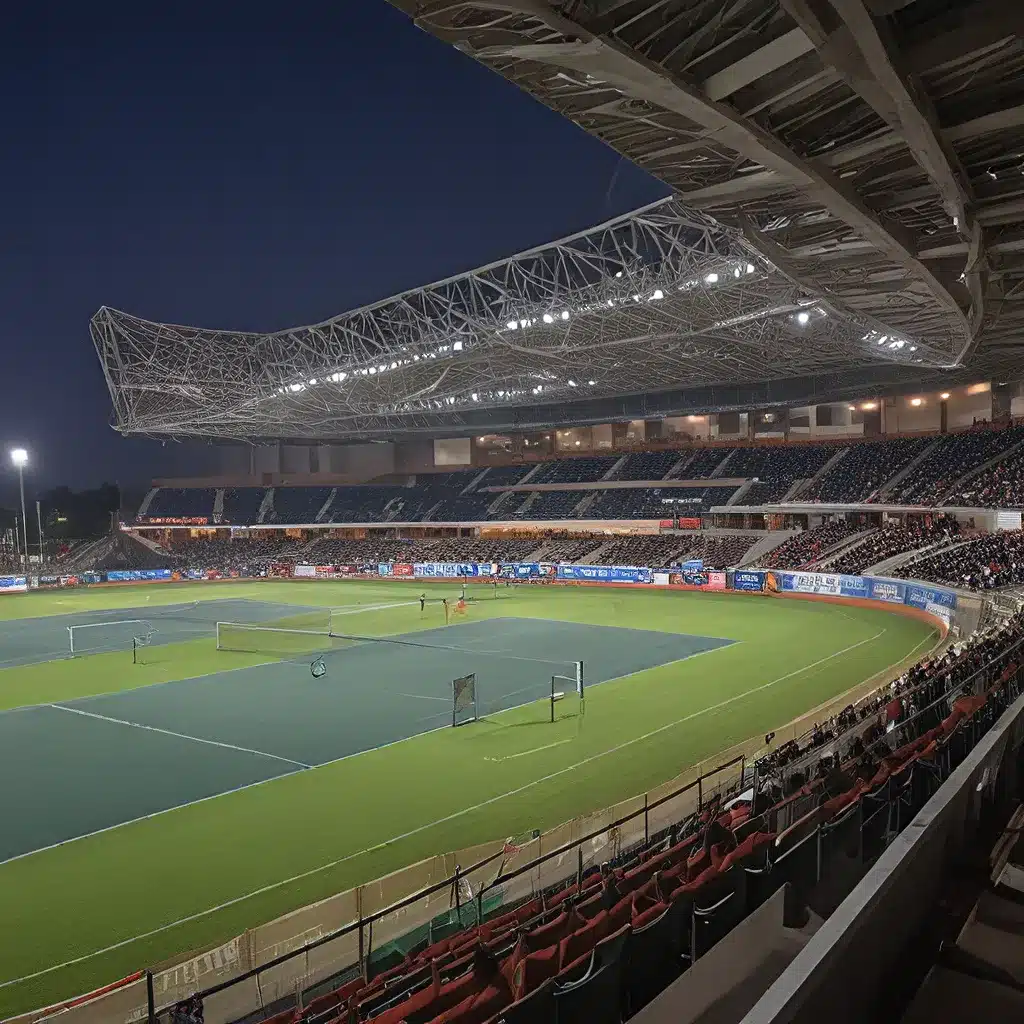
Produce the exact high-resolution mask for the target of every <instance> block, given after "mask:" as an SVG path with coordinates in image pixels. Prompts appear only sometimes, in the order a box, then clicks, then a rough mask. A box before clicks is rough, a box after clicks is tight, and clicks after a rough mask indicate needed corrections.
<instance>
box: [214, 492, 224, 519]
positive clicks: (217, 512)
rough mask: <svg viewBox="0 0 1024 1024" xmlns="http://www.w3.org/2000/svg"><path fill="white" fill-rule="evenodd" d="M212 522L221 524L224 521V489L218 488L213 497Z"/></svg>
mask: <svg viewBox="0 0 1024 1024" xmlns="http://www.w3.org/2000/svg"><path fill="white" fill-rule="evenodd" d="M213 521H214V522H215V523H222V522H223V521H224V488H223V487H218V488H217V490H216V492H215V493H214V495H213Z"/></svg>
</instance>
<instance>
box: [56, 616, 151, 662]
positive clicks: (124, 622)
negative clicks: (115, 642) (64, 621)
mask: <svg viewBox="0 0 1024 1024" xmlns="http://www.w3.org/2000/svg"><path fill="white" fill-rule="evenodd" d="M112 626H145V627H146V630H145V632H146V633H149V634H152V633H153V632H154V630H153V623H152V622H150V621H149V619H112V620H111V621H110V622H83V623H81V624H80V625H78V626H68V627H67V631H68V648H69V649H70V652H71V657H72V658H73V657H75V655H76V654H78V653H79V652H78V651H76V650H75V633H76V632H79V631H81V630H85V629H109V628H110V627H112ZM139 632H140V631H139V630H136V631H134V632H133V633H132V634H131V636H129V637H128V638H127V639H126V640H125V649H126V650H127V649H128V647H129V646H130V645H131V644H132V642H133V641H134V639H135V637H137V636H138V635H139ZM93 653H97V654H99V653H103V652H100V651H97V652H93Z"/></svg>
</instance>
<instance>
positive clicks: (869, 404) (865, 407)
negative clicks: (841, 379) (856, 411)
mask: <svg viewBox="0 0 1024 1024" xmlns="http://www.w3.org/2000/svg"><path fill="white" fill-rule="evenodd" d="M861 408H862V409H863V410H864V411H865V412H871V410H872V409H874V408H875V403H874V402H863V403H861Z"/></svg>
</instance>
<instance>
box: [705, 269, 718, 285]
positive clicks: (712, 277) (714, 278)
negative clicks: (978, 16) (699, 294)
mask: <svg viewBox="0 0 1024 1024" xmlns="http://www.w3.org/2000/svg"><path fill="white" fill-rule="evenodd" d="M704 280H705V281H706V282H707V283H708V284H718V275H717V274H716V273H715V272H714V271H711V273H710V274H708V276H707V277H705V278H704Z"/></svg>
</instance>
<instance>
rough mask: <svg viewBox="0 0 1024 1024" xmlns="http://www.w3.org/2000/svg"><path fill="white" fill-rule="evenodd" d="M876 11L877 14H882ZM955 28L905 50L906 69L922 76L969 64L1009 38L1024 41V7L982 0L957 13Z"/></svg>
mask: <svg viewBox="0 0 1024 1024" xmlns="http://www.w3.org/2000/svg"><path fill="white" fill-rule="evenodd" d="M872 10H873V11H874V13H875V14H878V13H879V12H878V11H877V10H874V4H872ZM956 18H957V21H956V23H955V27H952V25H951V23H949V22H946V23H945V24H946V26H947V27H948V31H946V32H940V33H939V34H937V35H932V36H927V37H924V38H920V39H918V40H916V41H914V42H912V43H908V44H907V45H906V46H905V47H904V49H903V56H904V60H905V63H906V69H907V71H909V72H910V73H911V74H915V75H919V74H921V73H922V72H925V71H931V70H933V69H935V68H940V67H942V66H943V65H946V64H959V63H963V62H965V61H966V60H967V59H968V58H969V57H970V56H971V55H972V54H975V53H979V52H981V51H983V50H990V49H992V48H993V47H995V46H998V45H999V44H1000V43H1002V42H1003V41H1004V40H1006V39H1011V38H1017V39H1024V5H1022V4H1019V3H1014V2H1007V0H979V2H978V3H975V4H972V5H970V6H968V7H966V8H965V9H963V10H962V11H957V12H956Z"/></svg>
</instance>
